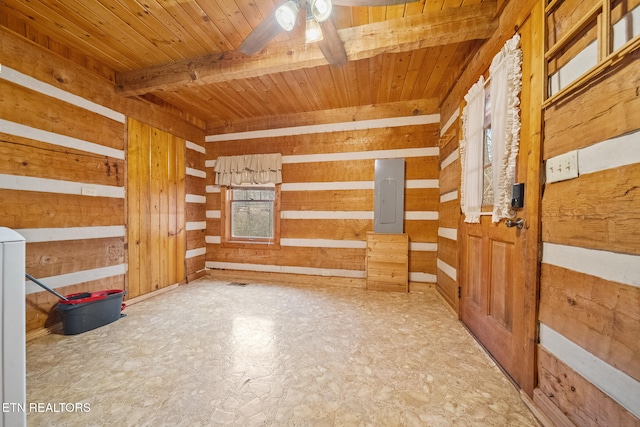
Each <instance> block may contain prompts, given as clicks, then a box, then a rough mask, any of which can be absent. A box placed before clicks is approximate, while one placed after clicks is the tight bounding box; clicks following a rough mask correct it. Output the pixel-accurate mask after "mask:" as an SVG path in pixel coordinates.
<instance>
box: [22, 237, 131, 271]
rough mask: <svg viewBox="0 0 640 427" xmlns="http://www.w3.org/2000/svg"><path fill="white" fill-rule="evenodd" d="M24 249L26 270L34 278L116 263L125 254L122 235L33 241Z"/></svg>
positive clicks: (124, 259) (120, 261) (125, 255)
mask: <svg viewBox="0 0 640 427" xmlns="http://www.w3.org/2000/svg"><path fill="white" fill-rule="evenodd" d="M26 252H27V253H26V270H27V272H28V273H29V274H31V275H32V276H33V277H36V278H37V277H49V276H59V275H62V274H68V273H74V272H76V271H84V270H92V269H96V268H101V267H108V266H113V265H120V264H124V263H125V262H126V257H127V253H126V250H125V245H124V236H123V237H110V238H102V239H82V240H64V241H58V242H34V243H28V244H27V250H26Z"/></svg>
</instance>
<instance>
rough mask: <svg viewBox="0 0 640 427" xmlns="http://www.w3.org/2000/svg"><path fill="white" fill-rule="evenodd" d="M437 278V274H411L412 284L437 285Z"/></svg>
mask: <svg viewBox="0 0 640 427" xmlns="http://www.w3.org/2000/svg"><path fill="white" fill-rule="evenodd" d="M436 280H437V277H436V275H435V274H429V273H421V272H413V273H409V281H410V282H424V283H436Z"/></svg>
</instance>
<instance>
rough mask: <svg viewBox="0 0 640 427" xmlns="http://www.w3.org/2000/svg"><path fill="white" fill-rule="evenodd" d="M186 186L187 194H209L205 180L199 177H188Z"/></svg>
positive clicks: (185, 178)
mask: <svg viewBox="0 0 640 427" xmlns="http://www.w3.org/2000/svg"><path fill="white" fill-rule="evenodd" d="M187 151H192V150H187ZM203 170H204V169H203ZM184 186H185V191H186V193H187V194H196V195H198V196H205V195H206V194H207V190H206V188H205V187H206V185H205V179H204V178H200V177H199V176H193V175H186V176H185V177H184Z"/></svg>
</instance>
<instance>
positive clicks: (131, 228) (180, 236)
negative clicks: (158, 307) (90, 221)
mask: <svg viewBox="0 0 640 427" xmlns="http://www.w3.org/2000/svg"><path fill="white" fill-rule="evenodd" d="M184 147H185V142H184V140H181V139H179V138H177V137H175V136H173V135H171V134H169V133H167V132H163V131H161V130H159V129H156V128H153V127H151V126H149V125H147V124H144V123H141V122H138V121H136V120H133V119H129V123H128V151H127V156H128V158H127V165H128V174H127V208H128V220H127V238H128V249H129V280H128V286H127V296H128V298H133V297H136V296H139V295H143V294H146V293H149V292H152V291H154V290H157V289H161V288H164V287H166V286H169V285H172V284H175V283H180V282H182V281H183V280H184V276H185V267H184V258H185V223H184V222H185V216H184V203H185V192H184V191H185V190H184V177H185V166H184Z"/></svg>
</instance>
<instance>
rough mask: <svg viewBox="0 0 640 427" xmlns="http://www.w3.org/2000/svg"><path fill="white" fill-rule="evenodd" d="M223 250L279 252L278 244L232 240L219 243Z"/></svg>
mask: <svg viewBox="0 0 640 427" xmlns="http://www.w3.org/2000/svg"><path fill="white" fill-rule="evenodd" d="M220 246H222V247H223V248H235V249H259V250H274V249H275V250H279V249H280V242H279V241H278V242H264V241H251V240H232V241H223V242H221V243H220Z"/></svg>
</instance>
